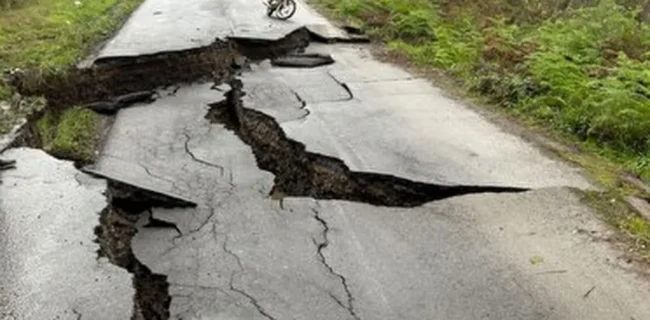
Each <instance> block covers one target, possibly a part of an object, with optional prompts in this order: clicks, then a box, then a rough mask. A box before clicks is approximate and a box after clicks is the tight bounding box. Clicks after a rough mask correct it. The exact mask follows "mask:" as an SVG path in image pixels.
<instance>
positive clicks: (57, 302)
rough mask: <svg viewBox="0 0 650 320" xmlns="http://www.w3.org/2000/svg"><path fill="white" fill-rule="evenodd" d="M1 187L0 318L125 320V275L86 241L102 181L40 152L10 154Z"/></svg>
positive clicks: (129, 295)
mask: <svg viewBox="0 0 650 320" xmlns="http://www.w3.org/2000/svg"><path fill="white" fill-rule="evenodd" d="M2 156H3V157H7V158H10V159H16V160H17V162H18V166H17V168H16V169H15V170H9V171H5V172H3V173H2V180H3V181H2V184H0V250H1V251H0V252H1V253H2V258H1V259H0V261H1V262H0V319H2V320H23V319H29V320H41V319H60V320H76V319H82V318H81V317H83V319H105V320H111V319H128V318H130V316H131V312H132V305H133V303H132V301H133V293H134V291H133V288H132V286H131V275H130V274H129V273H128V272H126V270H123V269H121V268H119V267H117V266H114V265H112V264H110V263H109V262H108V261H105V260H104V259H100V260H97V250H98V249H99V245H97V244H96V243H94V242H93V240H94V239H95V235H94V234H93V228H94V226H95V225H97V224H98V218H99V216H98V213H99V211H100V210H101V209H103V208H104V206H106V199H105V197H104V195H103V194H102V193H103V192H104V190H105V189H106V182H105V181H103V180H96V179H93V178H90V177H89V176H87V175H86V174H83V173H81V172H79V171H77V170H76V169H75V168H74V166H73V165H72V163H71V162H66V161H61V160H57V159H54V158H52V157H51V156H49V155H47V154H46V153H45V152H43V151H41V150H35V149H25V148H20V149H10V150H8V151H7V152H5V153H3V154H2Z"/></svg>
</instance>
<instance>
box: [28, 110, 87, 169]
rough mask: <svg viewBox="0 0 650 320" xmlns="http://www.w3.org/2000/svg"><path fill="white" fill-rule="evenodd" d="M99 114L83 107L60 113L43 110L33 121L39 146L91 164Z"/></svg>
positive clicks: (57, 155)
mask: <svg viewBox="0 0 650 320" xmlns="http://www.w3.org/2000/svg"><path fill="white" fill-rule="evenodd" d="M98 121H99V116H98V115H97V114H96V113H94V112H93V111H90V110H88V109H86V108H83V107H73V108H69V109H66V110H64V111H63V112H62V113H61V114H60V115H55V114H54V113H46V114H45V115H44V116H43V117H42V118H40V119H39V120H38V122H37V123H36V128H37V129H38V135H39V137H40V140H41V144H42V148H43V150H45V151H46V152H48V153H51V154H52V155H54V156H56V157H58V158H63V159H71V160H75V161H79V162H81V163H90V162H92V161H93V159H94V152H95V148H96V145H97V142H98V137H97V135H96V129H97V127H98Z"/></svg>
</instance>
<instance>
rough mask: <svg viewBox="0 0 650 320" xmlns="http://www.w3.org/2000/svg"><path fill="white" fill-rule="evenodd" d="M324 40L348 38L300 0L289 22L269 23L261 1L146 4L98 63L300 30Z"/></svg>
mask: <svg viewBox="0 0 650 320" xmlns="http://www.w3.org/2000/svg"><path fill="white" fill-rule="evenodd" d="M303 27H305V28H307V29H309V30H310V31H311V32H313V33H315V34H318V35H319V36H321V37H325V38H347V37H348V36H347V34H346V33H345V32H344V31H342V30H340V29H337V28H334V27H333V26H332V25H331V24H330V23H329V22H328V21H327V20H326V19H325V18H323V17H322V16H321V15H319V14H317V13H316V12H315V11H314V10H313V9H311V8H309V7H308V6H306V5H305V4H304V2H302V1H298V10H297V11H296V14H295V15H294V16H293V17H291V19H290V20H287V21H281V20H276V19H273V20H272V19H268V18H267V17H266V7H264V5H263V4H262V0H242V1H239V0H193V1H186V2H183V3H182V4H181V3H179V2H178V1H176V0H149V1H145V2H144V4H142V5H141V6H140V7H139V8H138V9H137V10H136V11H135V12H134V13H133V15H132V16H131V18H130V19H129V20H128V21H127V22H126V23H125V25H124V27H123V28H122V31H121V32H120V33H119V34H118V35H117V36H115V37H114V38H113V39H111V40H110V41H109V42H108V43H107V44H106V46H105V47H104V49H103V50H102V51H101V52H100V53H99V55H98V56H97V59H100V58H101V59H104V58H112V57H132V56H139V55H147V54H155V53H160V52H168V51H178V50H186V49H192V48H198V47H203V46H207V45H210V44H212V43H213V42H214V41H215V40H217V39H219V40H226V39H228V38H255V39H263V40H278V39H280V38H283V37H284V36H286V35H287V34H288V33H290V32H292V31H295V30H297V29H299V28H303Z"/></svg>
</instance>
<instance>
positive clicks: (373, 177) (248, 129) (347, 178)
mask: <svg viewBox="0 0 650 320" xmlns="http://www.w3.org/2000/svg"><path fill="white" fill-rule="evenodd" d="M228 83H229V85H230V87H231V89H230V90H229V91H228V92H226V93H225V95H224V96H225V100H222V101H221V102H218V103H214V104H211V105H210V110H209V111H208V114H207V115H206V118H207V119H208V120H209V121H211V122H213V123H218V124H223V125H224V126H225V127H226V128H227V129H229V130H232V131H233V132H234V133H235V134H236V135H237V136H238V137H239V138H240V139H241V140H242V141H243V142H244V143H246V144H248V145H249V146H250V147H251V148H252V151H253V154H254V155H255V158H256V160H257V165H258V167H259V168H260V169H262V170H265V171H268V172H270V173H272V174H274V175H275V180H274V182H275V186H274V188H273V191H272V193H273V194H274V196H276V197H280V198H282V197H285V196H287V197H310V198H314V199H323V200H348V201H356V202H363V203H368V204H372V205H380V206H395V207H416V206H419V205H422V204H424V203H427V202H431V201H436V200H442V199H446V198H450V197H455V196H460V195H466V194H475V193H504V192H524V191H528V190H529V189H526V188H517V187H505V186H478V185H438V184H431V183H424V182H418V181H412V180H408V179H404V178H400V177H396V176H392V175H386V174H379V173H373V172H356V171H352V170H350V168H349V167H348V166H347V165H346V164H345V163H344V162H343V161H341V160H340V159H337V158H333V157H329V156H325V155H321V154H317V153H313V152H308V151H306V147H305V145H304V144H302V143H300V142H298V141H295V140H292V139H290V138H288V137H287V135H286V134H285V132H284V130H282V128H281V127H280V125H279V124H278V123H277V121H276V120H275V119H274V118H273V117H271V116H268V115H266V114H264V113H262V112H260V111H257V110H253V109H249V108H246V107H245V106H244V103H243V100H242V97H243V96H244V95H245V92H244V91H243V83H242V81H241V80H239V79H237V78H232V79H231V80H229V82H228Z"/></svg>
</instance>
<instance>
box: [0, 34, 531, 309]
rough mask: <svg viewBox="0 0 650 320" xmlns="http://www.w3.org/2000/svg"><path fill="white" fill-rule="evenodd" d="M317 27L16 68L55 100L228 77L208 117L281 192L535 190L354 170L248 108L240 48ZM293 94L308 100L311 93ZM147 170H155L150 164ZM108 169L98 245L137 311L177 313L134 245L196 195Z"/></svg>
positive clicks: (330, 195)
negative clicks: (128, 179) (42, 75)
mask: <svg viewBox="0 0 650 320" xmlns="http://www.w3.org/2000/svg"><path fill="white" fill-rule="evenodd" d="M310 36H311V35H310V33H309V32H308V30H307V29H306V28H301V29H298V30H296V31H294V32H292V33H290V34H288V35H287V36H286V37H284V38H282V39H280V40H278V41H275V42H271V43H269V42H268V41H256V40H251V39H229V40H227V41H221V40H217V41H215V42H214V43H213V44H212V45H210V46H207V47H202V48H197V49H191V50H186V51H182V52H165V53H160V54H155V55H149V56H140V57H116V58H111V59H102V60H98V61H96V64H95V66H94V67H92V68H87V69H77V68H72V69H70V70H69V71H68V72H67V73H63V74H57V75H50V76H47V77H46V79H45V81H43V82H40V83H41V84H42V85H39V86H33V83H34V82H33V81H30V80H29V77H30V76H31V75H30V73H29V72H25V73H17V74H15V76H14V78H13V79H12V84H13V85H14V86H15V87H16V88H17V90H18V92H20V93H21V94H22V95H42V96H45V97H46V99H47V101H48V107H49V108H54V109H57V108H65V107H68V106H71V105H79V104H88V103H92V102H95V101H101V100H106V99H110V98H112V97H115V96H119V95H124V94H130V93H132V92H140V91H147V90H149V91H150V90H155V89H157V88H160V87H165V86H172V85H178V84H181V83H192V82H196V81H202V80H207V79H211V80H212V81H213V82H214V84H215V87H216V86H218V85H220V84H222V83H223V82H224V81H227V82H228V84H229V85H230V87H231V89H230V90H229V91H228V92H226V94H225V97H226V99H225V100H224V101H222V102H219V103H215V104H212V105H210V110H209V112H208V114H207V115H206V118H207V119H208V120H209V121H211V122H213V123H219V124H222V125H225V126H226V127H227V128H228V129H230V130H232V131H233V132H234V133H235V134H236V135H237V136H238V137H239V138H240V139H241V140H242V141H243V142H244V143H246V144H247V145H249V146H250V147H251V148H252V152H253V154H254V156H255V158H256V160H257V165H258V167H259V168H260V169H262V170H265V171H268V172H271V173H272V174H274V175H275V179H274V182H275V186H274V188H273V190H274V191H273V192H274V193H276V194H279V195H280V196H281V197H283V196H287V197H310V198H314V199H326V200H334V199H338V200H349V201H356V202H363V203H368V204H372V205H380V206H397V207H415V206H419V205H422V204H424V203H427V202H430V201H435V200H441V199H445V198H448V197H453V196H459V195H464V194H472V193H487V192H492V193H501V192H523V191H527V189H524V188H513V187H499V186H444V185H436V184H430V183H423V182H417V181H411V180H407V179H403V178H400V177H395V176H390V175H384V174H378V173H371V172H355V171H351V170H350V169H349V167H348V166H347V165H346V164H345V163H344V162H343V161H341V160H339V159H336V158H333V157H328V156H325V155H321V154H316V153H312V152H308V151H306V147H305V145H304V144H302V143H300V142H298V141H295V140H292V139H290V138H288V137H287V136H286V134H285V133H284V131H283V130H282V128H281V127H280V126H279V124H278V123H277V121H276V120H275V119H274V118H272V117H270V116H268V115H266V114H264V113H262V112H259V111H256V110H253V109H249V108H246V107H245V106H244V105H243V102H242V97H243V95H244V92H243V84H242V82H241V80H239V79H236V78H235V73H236V72H237V71H238V70H241V68H243V67H244V68H245V67H246V66H245V65H242V64H241V63H237V61H238V59H239V58H240V57H241V56H245V57H246V58H248V59H252V60H260V59H265V58H274V57H279V56H282V55H284V54H287V53H289V52H292V51H295V50H297V49H301V48H304V47H306V46H307V45H308V43H309V39H310ZM239 60H241V59H239ZM342 86H344V88H345V89H346V90H347V92H348V93H349V95H350V97H352V96H353V94H352V92H351V91H350V89H349V88H348V87H347V86H345V85H344V84H342ZM295 94H296V96H297V98H298V99H299V100H300V101H301V102H302V103H303V107H304V106H305V104H306V103H305V102H304V100H302V99H301V98H300V97H299V96H298V95H297V93H295ZM39 116H40V115H34V117H33V119H30V120H31V122H32V123H34V122H35V121H34V120H36V119H38V117H39ZM33 129H34V128H33V127H32V132H31V133H32V134H31V135H30V130H29V127H28V130H27V134H26V137H27V138H23V139H22V141H21V142H22V144H23V145H28V146H32V147H34V146H36V147H38V146H39V145H38V142H35V141H36V140H38V137H33V133H34V132H33V131H34V130H33ZM30 136H31V138H30ZM185 137H186V140H185V151H186V152H187V154H188V155H189V156H191V157H192V159H193V160H194V161H196V162H199V163H201V164H203V165H206V166H210V167H213V168H216V169H219V171H220V172H221V175H223V171H224V168H223V167H222V166H220V165H217V164H212V163H209V162H206V161H203V160H201V159H200V158H198V157H196V156H195V155H194V154H193V153H192V152H191V150H190V149H189V147H188V143H189V142H190V140H191V135H189V134H187V133H186V134H185ZM30 139H31V141H30ZM90 173H92V172H90ZM147 173H148V174H150V175H151V173H150V172H149V171H148V170H147ZM152 176H153V175H152ZM102 178H105V179H107V180H108V181H109V184H108V188H107V191H106V197H107V200H108V205H107V206H106V207H105V208H104V209H103V210H102V211H101V212H100V214H99V225H98V226H96V228H95V234H96V236H97V239H96V242H97V243H98V244H99V246H100V249H99V252H98V254H99V256H101V257H106V258H108V259H109V261H110V262H111V263H113V264H115V265H117V266H119V267H121V268H124V269H125V270H127V271H128V272H129V273H131V274H132V275H133V287H134V288H135V295H134V297H133V300H134V310H133V319H169V318H170V310H169V309H170V303H171V299H172V298H171V296H170V294H169V286H170V284H169V282H168V281H167V276H166V275H163V274H157V273H154V272H153V271H152V269H151V268H150V267H148V266H146V265H144V264H143V263H142V262H141V261H140V260H138V258H137V257H136V256H135V254H134V252H133V250H132V247H131V240H132V238H133V237H134V235H135V234H136V233H137V232H138V228H137V226H136V223H137V222H138V220H139V219H140V218H142V217H143V214H145V213H147V212H151V209H152V208H154V207H165V208H172V207H181V208H184V207H191V206H195V204H194V203H191V202H188V201H185V200H182V199H175V198H173V197H170V196H167V195H163V194H159V193H156V192H152V191H148V190H144V189H141V188H138V187H135V186H132V185H129V184H127V183H122V182H119V181H115V180H112V179H110V178H109V177H102ZM213 210H214V208H213ZM149 219H150V220H149V222H150V223H149V224H148V225H147V226H154V227H170V228H175V229H176V230H177V231H178V232H179V233H181V232H180V230H178V228H177V227H176V226H175V225H173V224H165V223H157V222H160V221H158V220H156V219H155V218H153V215H151V217H149ZM314 219H316V220H317V221H318V223H319V224H320V225H321V226H322V228H323V232H322V239H320V240H317V239H314V244H315V246H316V253H317V256H318V258H319V259H320V262H321V263H322V264H323V266H324V267H325V268H326V269H327V270H328V272H329V273H331V274H332V275H333V276H334V277H336V278H338V279H339V280H340V282H341V286H342V287H343V289H344V292H345V295H346V297H345V299H341V298H337V297H336V296H334V295H332V294H331V297H332V298H333V299H334V300H335V301H336V303H337V304H338V305H339V306H341V307H342V308H344V309H345V310H346V311H347V312H348V313H349V314H350V315H351V316H352V317H353V318H354V319H360V317H359V316H358V315H357V314H356V311H355V307H354V298H353V296H352V293H351V291H350V288H349V287H348V283H347V279H346V278H345V277H344V276H343V275H341V274H339V273H337V272H336V271H335V270H334V269H333V268H332V267H331V266H330V265H329V263H328V261H327V259H326V257H325V255H324V252H323V251H324V250H325V249H326V248H327V247H328V245H329V239H328V232H329V226H328V224H327V222H326V221H325V220H324V219H323V218H322V217H321V216H320V215H319V213H318V211H314ZM208 220H209V218H208ZM162 222H164V221H162ZM206 223H207V220H206ZM203 225H205V224H203ZM203 225H202V226H203ZM202 226H201V227H202ZM201 227H200V228H201ZM200 228H199V229H200ZM222 249H223V251H224V252H226V253H228V254H229V255H231V256H233V258H234V259H235V260H236V261H237V263H238V265H239V268H240V270H239V272H243V267H242V265H241V261H239V258H238V257H237V256H236V254H234V253H233V252H232V251H231V250H230V249H229V248H228V247H227V240H226V241H224V243H223V248H222ZM237 273H238V272H233V273H232V274H231V278H230V282H229V286H230V287H229V289H230V290H231V291H233V292H236V293H238V294H240V295H242V296H244V297H245V298H246V299H248V300H249V301H250V303H251V304H252V305H253V306H254V307H255V308H256V309H257V310H258V312H259V313H260V314H261V315H262V316H264V317H266V318H267V319H272V320H273V319H275V318H274V317H273V316H272V315H270V314H269V313H268V312H267V311H265V309H264V307H263V306H261V305H260V303H259V302H258V301H257V300H256V299H255V297H254V296H252V295H251V294H249V293H247V292H246V291H244V290H243V289H241V288H240V287H238V286H237V285H236V276H237Z"/></svg>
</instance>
